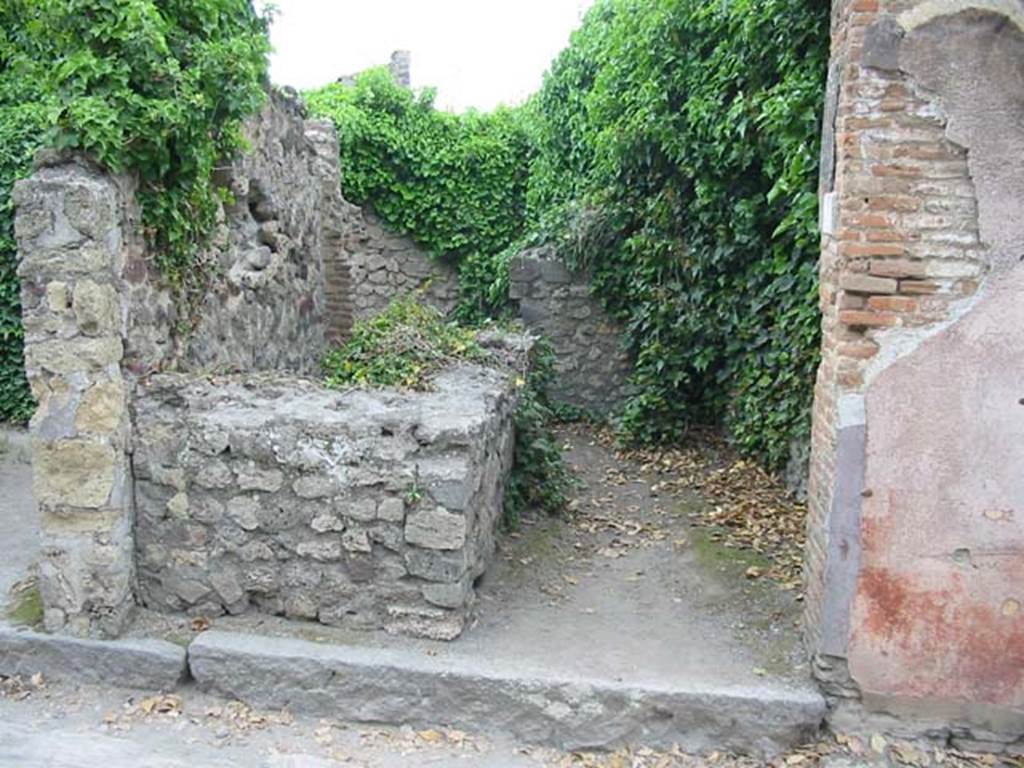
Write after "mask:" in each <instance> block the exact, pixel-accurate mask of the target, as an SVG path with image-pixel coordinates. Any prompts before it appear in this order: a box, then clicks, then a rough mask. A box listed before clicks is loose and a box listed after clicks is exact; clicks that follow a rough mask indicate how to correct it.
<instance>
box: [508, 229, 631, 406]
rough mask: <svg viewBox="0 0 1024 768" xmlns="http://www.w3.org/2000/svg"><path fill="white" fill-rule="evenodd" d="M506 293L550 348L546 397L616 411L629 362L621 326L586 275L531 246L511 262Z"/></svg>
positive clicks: (623, 393)
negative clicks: (552, 377) (551, 364)
mask: <svg viewBox="0 0 1024 768" xmlns="http://www.w3.org/2000/svg"><path fill="white" fill-rule="evenodd" d="M509 295H510V297H511V298H512V299H513V300H515V301H517V302H518V304H519V316H520V317H521V318H522V320H523V322H524V323H525V324H526V326H527V327H528V328H530V329H531V330H534V331H537V332H538V333H540V334H542V335H543V336H544V337H545V338H546V339H548V340H549V341H550V342H551V344H552V346H553V348H554V353H555V374H556V375H555V380H554V382H552V384H551V385H550V386H549V388H548V394H549V395H550V396H551V398H552V399H554V400H555V401H557V402H562V403H566V404H568V405H574V406H577V407H581V408H586V409H589V410H593V411H596V412H598V413H604V414H606V413H611V412H613V411H615V410H617V409H618V408H619V407H620V406H621V405H622V404H623V402H624V401H625V399H626V398H627V397H628V396H629V392H630V385H629V376H630V374H631V373H632V371H633V363H632V361H631V360H630V357H629V355H628V354H627V353H626V351H625V349H624V347H623V334H622V328H621V327H620V326H619V325H618V324H617V323H616V322H615V321H614V320H612V319H611V318H610V317H608V315H607V314H606V313H605V311H604V309H603V308H602V307H601V304H600V302H599V301H598V300H597V299H596V298H594V297H593V296H591V294H590V286H589V280H588V279H587V277H586V276H585V275H573V274H572V273H570V272H569V270H568V269H566V267H565V265H564V264H563V263H562V262H561V260H559V259H558V258H557V256H556V255H555V254H554V251H553V249H551V248H549V247H541V248H533V249H530V250H527V251H524V252H523V253H521V254H519V255H518V256H516V257H515V258H514V259H513V260H512V263H511V265H510V267H509Z"/></svg>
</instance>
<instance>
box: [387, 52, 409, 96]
mask: <svg viewBox="0 0 1024 768" xmlns="http://www.w3.org/2000/svg"><path fill="white" fill-rule="evenodd" d="M388 69H390V70H391V75H392V77H394V78H395V82H396V83H398V84H399V85H400V86H402V87H403V88H411V87H412V54H411V53H410V52H409V51H395V52H394V53H392V54H391V61H390V63H389V64H388Z"/></svg>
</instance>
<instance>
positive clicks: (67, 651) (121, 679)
mask: <svg viewBox="0 0 1024 768" xmlns="http://www.w3.org/2000/svg"><path fill="white" fill-rule="evenodd" d="M37 672H39V673H42V675H43V677H44V678H45V679H47V680H64V681H68V682H75V683H88V684H96V685H109V686H113V687H116V688H139V689H144V690H161V691H169V690H172V689H174V688H175V687H176V686H177V685H178V684H179V683H180V682H181V681H182V680H183V679H184V678H185V676H186V675H187V674H188V664H187V661H186V650H185V649H184V648H182V647H181V646H178V645H175V644H174V643H169V642H166V641H163V640H135V639H131V640H84V639H81V638H77V637H68V636H65V635H47V634H43V633H41V632H33V631H31V630H28V629H23V628H19V627H11V626H6V625H0V675H8V676H13V675H21V676H23V677H28V676H31V675H34V674H35V673H37Z"/></svg>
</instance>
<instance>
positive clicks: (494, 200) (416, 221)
mask: <svg viewBox="0 0 1024 768" xmlns="http://www.w3.org/2000/svg"><path fill="white" fill-rule="evenodd" d="M434 96H435V94H434V92H433V91H432V90H429V89H427V90H424V91H421V92H418V93H417V92H413V91H411V90H409V89H407V88H403V87H401V86H399V85H397V84H396V83H395V81H394V79H393V77H392V75H391V73H390V72H389V71H388V70H387V69H386V68H383V67H382V68H377V69H371V70H367V71H366V72H363V73H361V74H360V75H358V76H357V77H356V79H355V84H354V85H342V84H339V83H332V84H330V85H327V86H324V87H323V88H319V89H317V90H313V91H309V92H306V93H304V94H303V98H304V99H305V101H306V105H307V108H308V109H309V111H310V114H312V115H315V116H318V117H323V118H326V119H329V120H331V121H333V123H334V125H335V126H336V127H337V129H338V140H339V144H340V151H341V158H340V159H341V188H342V192H343V193H344V195H345V197H346V199H348V200H349V201H351V202H353V203H356V204H358V205H364V204H370V205H372V207H373V208H374V210H375V211H376V212H377V214H378V215H379V216H380V217H381V218H382V219H383V220H384V221H385V222H386V223H387V224H388V226H389V227H390V228H392V229H393V230H395V231H397V232H399V233H401V234H407V235H410V236H411V237H412V238H413V239H415V240H416V241H417V242H418V243H419V244H420V245H422V246H423V247H424V248H426V249H427V250H428V251H429V252H430V253H432V254H434V255H435V256H436V257H438V258H440V259H444V260H447V261H448V262H449V263H453V264H456V265H458V266H459V269H460V272H461V273H462V274H461V276H460V282H461V283H462V285H463V289H464V292H465V293H466V295H467V296H468V297H469V302H468V305H467V306H469V307H472V308H473V309H474V310H475V311H473V312H468V313H466V312H464V313H463V316H468V315H475V316H476V317H477V318H479V317H482V316H484V315H487V314H493V313H494V312H495V311H496V310H497V309H498V308H499V307H500V306H501V305H503V304H504V303H506V301H507V299H506V297H503V296H500V295H497V294H495V292H494V291H493V290H491V282H492V280H493V276H492V274H491V273H490V267H491V262H490V258H491V257H492V256H493V254H496V253H498V252H500V251H502V250H503V249H504V248H505V247H506V246H508V245H509V244H510V243H511V242H513V241H514V240H516V239H517V238H519V237H520V236H521V235H522V232H523V229H524V226H525V222H526V192H527V183H528V180H529V174H530V165H531V160H532V155H533V140H532V137H531V135H530V130H529V124H528V123H527V121H526V118H527V115H526V113H525V112H524V111H523V110H521V109H510V108H505V107H500V108H498V109H497V110H495V111H494V112H490V113H486V114H485V113H480V112H475V111H470V112H467V113H465V114H452V113H450V112H445V111H443V110H439V109H436V108H435V106H434ZM478 266H479V267H480V268H482V269H483V274H480V270H479V269H477V267H478ZM489 293H490V294H492V295H488V294H489Z"/></svg>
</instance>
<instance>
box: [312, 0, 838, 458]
mask: <svg viewBox="0 0 1024 768" xmlns="http://www.w3.org/2000/svg"><path fill="white" fill-rule="evenodd" d="M828 16H829V11H828V7H827V4H823V3H820V2H817V1H816V0H726V1H723V0H597V3H596V4H595V5H594V6H593V7H592V9H591V10H590V12H589V13H588V15H587V17H586V18H585V20H584V23H583V25H582V27H581V28H580V29H579V30H578V31H577V32H576V33H574V35H573V37H572V40H571V44H570V45H569V47H568V48H567V49H566V50H565V51H563V52H562V53H561V54H560V56H559V57H558V58H557V59H556V60H555V62H554V63H553V65H552V67H551V70H550V72H549V73H548V75H547V76H546V78H545V81H544V85H543V87H542V89H541V90H540V92H539V93H538V94H536V95H535V96H534V97H533V98H532V99H531V101H530V102H529V103H528V104H526V105H524V106H523V107H522V108H519V109H517V110H515V111H510V110H501V111H499V112H498V113H495V114H494V115H477V114H471V115H467V116H463V117H456V116H453V115H448V114H444V113H440V112H438V111H436V110H434V109H433V106H432V105H433V102H432V94H430V93H429V92H428V93H426V94H422V95H420V96H415V95H413V94H411V93H410V92H408V91H405V90H403V89H400V88H397V86H395V85H394V83H393V82H391V81H390V79H389V78H388V76H387V74H386V73H385V72H375V73H371V74H369V75H366V76H364V77H363V78H360V80H359V81H358V83H357V85H356V86H355V87H354V88H348V87H345V86H340V85H332V86H328V87H327V88H324V89H322V90H321V91H318V92H315V93H313V94H310V96H309V99H310V102H311V105H312V107H313V110H314V111H315V112H318V113H320V114H325V115H328V116H330V117H332V118H333V119H334V120H335V122H336V124H337V125H338V126H339V129H340V132H341V135H342V141H343V146H342V167H343V169H344V171H343V174H344V178H343V181H342V184H343V187H344V190H345V192H346V194H347V195H348V196H350V197H351V198H353V199H354V200H356V201H357V202H360V203H364V202H369V203H372V204H373V205H374V206H375V207H376V208H377V210H378V211H379V212H380V213H381V215H382V216H383V218H384V219H385V221H386V222H387V223H389V224H390V225H392V226H394V227H397V228H398V229H400V230H402V231H403V232H408V233H409V234H411V235H412V236H413V237H414V238H416V239H417V240H419V241H420V242H421V243H423V244H424V245H426V246H427V247H428V248H429V249H430V250H431V251H432V252H434V253H435V254H437V255H438V256H444V257H449V258H453V259H455V260H456V261H458V263H459V269H460V278H461V283H462V287H463V291H464V294H465V300H464V302H463V306H462V317H465V318H476V317H479V316H481V315H486V314H491V315H494V314H498V313H501V312H502V311H503V310H504V308H505V306H506V304H507V301H508V280H507V264H508V260H509V258H510V256H511V255H513V254H514V253H515V252H516V251H517V250H518V249H519V248H520V247H522V246H524V245H528V244H536V243H539V242H543V241H548V242H553V243H554V244H555V245H556V246H557V248H558V251H559V253H560V255H561V256H562V257H563V258H564V259H565V260H566V261H567V262H568V263H569V264H570V265H572V266H575V267H579V268H583V267H586V268H587V269H589V270H590V273H591V274H592V275H593V281H592V284H593V288H594V291H595V293H596V295H598V296H599V297H600V298H601V299H602V300H603V302H604V303H605V305H606V307H607V308H608V309H609V310H610V312H611V313H612V314H613V315H615V316H616V317H618V318H619V319H620V320H621V321H623V323H624V325H625V327H626V329H627V334H628V341H629V344H630V346H631V348H632V350H633V352H634V354H635V358H636V374H635V383H636V385H637V388H636V389H637V395H636V396H635V397H634V398H633V399H632V400H631V401H630V402H629V403H628V405H627V407H626V409H625V412H624V413H623V415H622V420H621V424H622V428H623V431H624V433H625V434H626V435H627V436H628V437H630V438H632V439H635V440H638V441H641V442H657V441H676V440H678V439H680V438H682V437H683V436H684V435H685V433H686V430H687V428H688V426H689V425H690V424H692V423H721V422H723V421H724V423H725V424H726V425H727V427H728V429H729V432H730V434H731V436H732V438H733V439H734V441H735V442H736V443H737V444H738V445H739V446H740V447H741V448H743V449H744V450H746V451H747V452H748V453H751V454H755V455H757V456H759V457H760V458H761V459H763V460H764V461H765V462H766V463H767V464H769V465H771V466H778V465H779V464H781V463H782V462H783V461H784V460H785V459H786V457H787V455H788V450H789V445H790V443H791V441H792V439H793V438H795V437H800V436H804V435H806V433H807V431H808V428H809V412H810V407H809V406H810V402H811V398H812V386H813V378H814V369H815V366H816V363H817V348H818V333H819V331H818V315H817V307H816V301H817V292H816V277H817V268H816V261H817V231H816V230H817V222H816V181H817V162H818V139H819V130H820V119H821V105H822V101H823V99H822V95H823V92H824V78H825V72H826V63H827V58H828V42H829V34H828V28H829V19H828ZM470 148H475V151H471V149H470ZM488 157H489V158H490V160H489V161H487V162H485V161H484V159H485V158H488ZM468 158H471V159H468ZM524 163H528V164H529V173H528V175H525V176H524V174H523V173H522V168H523V167H524Z"/></svg>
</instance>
